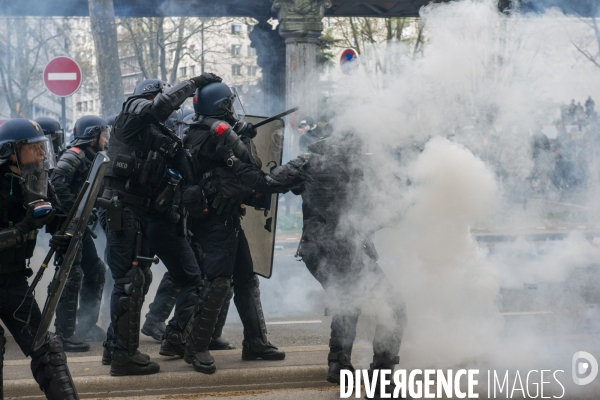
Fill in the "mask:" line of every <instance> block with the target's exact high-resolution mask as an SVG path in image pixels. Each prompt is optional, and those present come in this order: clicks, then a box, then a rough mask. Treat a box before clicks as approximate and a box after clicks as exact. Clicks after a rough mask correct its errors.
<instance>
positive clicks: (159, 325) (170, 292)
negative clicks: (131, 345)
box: [142, 263, 235, 350]
mask: <svg viewBox="0 0 600 400" xmlns="http://www.w3.org/2000/svg"><path fill="white" fill-rule="evenodd" d="M200 266H202V264H201V263H200ZM180 291H181V288H180V287H179V286H177V285H176V284H175V282H173V278H172V277H171V274H169V271H167V272H165V274H164V275H163V277H162V279H161V281H160V284H159V285H158V289H157V290H156V295H155V296H154V301H153V302H152V303H150V307H149V308H150V311H148V314H146V321H145V322H144V326H142V333H143V334H144V335H147V336H151V337H152V338H153V339H154V340H158V341H159V342H162V340H163V335H164V334H165V329H166V325H165V321H166V319H167V318H168V317H169V315H171V311H173V307H174V306H175V300H176V299H177V296H178V295H179V292H180ZM232 297H233V288H231V290H230V291H229V294H228V295H227V297H226V298H225V302H224V303H223V307H221V312H220V313H219V318H218V319H217V324H216V325H215V330H214V331H213V334H212V338H211V341H210V345H209V346H208V349H209V350H232V349H235V346H233V345H232V344H231V343H229V341H228V340H227V339H225V338H223V337H222V336H221V335H222V334H223V327H224V326H225V322H226V321H227V313H228V312H229V305H230V303H231V298H232Z"/></svg>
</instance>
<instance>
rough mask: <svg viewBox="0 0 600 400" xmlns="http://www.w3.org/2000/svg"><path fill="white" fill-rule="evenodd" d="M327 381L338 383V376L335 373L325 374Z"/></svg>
mask: <svg viewBox="0 0 600 400" xmlns="http://www.w3.org/2000/svg"><path fill="white" fill-rule="evenodd" d="M327 382H331V383H335V384H338V385H339V384H340V376H339V374H338V375H335V374H327Z"/></svg>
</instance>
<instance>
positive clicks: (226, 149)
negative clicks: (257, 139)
mask: <svg viewBox="0 0 600 400" xmlns="http://www.w3.org/2000/svg"><path fill="white" fill-rule="evenodd" d="M215 151H216V153H217V155H218V156H219V157H220V158H221V159H222V160H223V161H227V160H228V159H229V158H231V157H233V150H232V148H231V146H230V145H228V144H226V143H223V142H219V143H218V144H217V148H216V150H215Z"/></svg>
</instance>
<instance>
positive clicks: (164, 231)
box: [99, 209, 202, 350]
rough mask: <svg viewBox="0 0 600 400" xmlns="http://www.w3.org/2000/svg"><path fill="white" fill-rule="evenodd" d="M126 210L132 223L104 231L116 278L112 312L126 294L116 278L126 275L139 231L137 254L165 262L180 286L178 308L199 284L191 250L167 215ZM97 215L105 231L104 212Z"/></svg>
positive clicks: (108, 256)
mask: <svg viewBox="0 0 600 400" xmlns="http://www.w3.org/2000/svg"><path fill="white" fill-rule="evenodd" d="M127 213H131V218H132V219H133V222H132V223H130V224H128V225H129V227H127V228H125V229H123V230H121V231H116V232H108V231H107V232H106V261H107V262H108V267H109V268H110V271H111V273H112V276H113V278H114V280H115V285H114V288H113V291H112V294H111V315H115V314H116V313H117V302H118V301H119V299H121V298H124V297H126V296H127V293H126V292H125V287H124V285H123V284H122V283H119V280H121V279H123V278H125V275H126V274H127V272H128V271H129V270H131V269H132V268H133V264H132V262H133V261H134V258H135V250H136V238H137V234H138V231H139V232H140V234H141V249H140V255H142V256H144V257H153V256H154V255H157V256H158V257H159V258H160V259H161V260H162V262H163V263H164V264H165V267H166V268H167V270H168V271H169V273H170V274H171V277H172V278H173V281H174V282H175V283H176V284H177V285H178V286H180V287H181V288H182V290H181V293H180V295H179V296H178V297H177V302H176V304H175V310H177V308H178V307H179V306H180V305H181V304H182V303H183V302H184V301H185V299H186V297H187V296H188V295H189V293H191V292H193V291H195V290H197V288H198V287H199V286H200V285H201V283H202V277H201V274H200V267H199V266H198V263H197V261H196V257H195V256H194V252H193V251H192V249H191V247H190V245H189V243H188V242H187V240H186V238H185V237H183V236H179V234H178V232H177V225H175V224H172V223H171V222H169V221H168V220H167V218H166V217H164V216H160V215H145V214H143V213H141V212H138V211H136V210H134V209H128V210H127ZM99 218H100V223H101V224H102V226H103V227H104V228H105V231H106V215H105V213H104V212H102V213H99ZM139 265H140V268H141V269H142V270H145V269H148V268H150V265H149V264H148V263H147V262H141V263H139ZM138 312H139V311H138ZM182 325H185V323H183V324H182ZM111 332H112V329H109V331H108V335H107V336H108V340H112V344H113V346H115V348H116V349H120V348H119V345H118V344H117V342H116V341H115V340H113V338H111V336H112V334H111ZM122 350H126V349H122Z"/></svg>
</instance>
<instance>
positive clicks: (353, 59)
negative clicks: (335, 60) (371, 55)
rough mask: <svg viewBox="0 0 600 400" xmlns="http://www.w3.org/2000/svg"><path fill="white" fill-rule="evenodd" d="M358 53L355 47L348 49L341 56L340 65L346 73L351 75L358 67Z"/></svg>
mask: <svg viewBox="0 0 600 400" xmlns="http://www.w3.org/2000/svg"><path fill="white" fill-rule="evenodd" d="M358 66H359V64H358V54H357V53H356V50H354V49H346V50H344V52H343V53H342V55H341V56H340V67H341V68H342V72H343V73H344V74H346V75H351V74H352V73H354V72H356V70H357V69H358Z"/></svg>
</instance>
